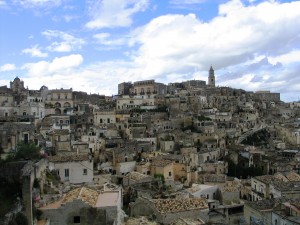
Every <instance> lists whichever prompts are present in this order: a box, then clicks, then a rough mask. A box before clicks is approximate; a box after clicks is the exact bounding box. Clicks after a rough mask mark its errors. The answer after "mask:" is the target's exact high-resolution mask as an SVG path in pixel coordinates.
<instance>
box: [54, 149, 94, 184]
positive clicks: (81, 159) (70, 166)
mask: <svg viewBox="0 0 300 225" xmlns="http://www.w3.org/2000/svg"><path fill="white" fill-rule="evenodd" d="M49 169H50V170H55V171H56V172H57V175H58V176H59V177H60V179H61V181H62V182H69V183H71V184H80V183H92V182H93V177H94V168H93V160H92V158H91V156H89V155H88V154H85V155H63V156H62V155H56V156H50V157H49Z"/></svg>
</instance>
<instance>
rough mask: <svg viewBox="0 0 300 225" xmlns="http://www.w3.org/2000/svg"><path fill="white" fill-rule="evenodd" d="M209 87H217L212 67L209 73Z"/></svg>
mask: <svg viewBox="0 0 300 225" xmlns="http://www.w3.org/2000/svg"><path fill="white" fill-rule="evenodd" d="M207 85H208V86H209V87H215V86H216V79H215V71H214V69H213V68H212V66H211V67H210V69H209V72H208V83H207Z"/></svg>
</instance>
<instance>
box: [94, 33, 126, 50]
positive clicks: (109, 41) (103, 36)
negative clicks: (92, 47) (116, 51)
mask: <svg viewBox="0 0 300 225" xmlns="http://www.w3.org/2000/svg"><path fill="white" fill-rule="evenodd" d="M93 38H94V39H95V40H96V41H97V43H99V44H101V45H105V46H110V47H111V48H116V47H118V46H120V45H124V44H127V42H128V40H127V39H126V38H124V37H122V38H112V37H111V35H110V33H97V34H94V35H93Z"/></svg>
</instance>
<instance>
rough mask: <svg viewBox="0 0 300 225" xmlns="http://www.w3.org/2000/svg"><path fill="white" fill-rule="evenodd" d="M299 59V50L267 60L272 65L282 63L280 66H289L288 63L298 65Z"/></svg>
mask: <svg viewBox="0 0 300 225" xmlns="http://www.w3.org/2000/svg"><path fill="white" fill-rule="evenodd" d="M299 59H300V50H295V51H291V52H288V53H286V54H282V55H278V56H275V57H269V60H270V62H271V63H272V64H276V63H282V64H290V63H298V62H299Z"/></svg>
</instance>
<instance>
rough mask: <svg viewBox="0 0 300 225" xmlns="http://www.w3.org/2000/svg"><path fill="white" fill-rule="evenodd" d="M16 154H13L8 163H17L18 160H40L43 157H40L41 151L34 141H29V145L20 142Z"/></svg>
mask: <svg viewBox="0 0 300 225" xmlns="http://www.w3.org/2000/svg"><path fill="white" fill-rule="evenodd" d="M16 149H17V150H16V152H15V153H11V154H10V155H9V156H8V158H7V160H8V161H16V160H26V159H30V160H34V159H39V158H40V157H41V155H40V149H39V148H38V147H37V146H36V145H35V144H34V142H33V141H29V142H27V143H25V142H20V143H18V145H17V148H16Z"/></svg>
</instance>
